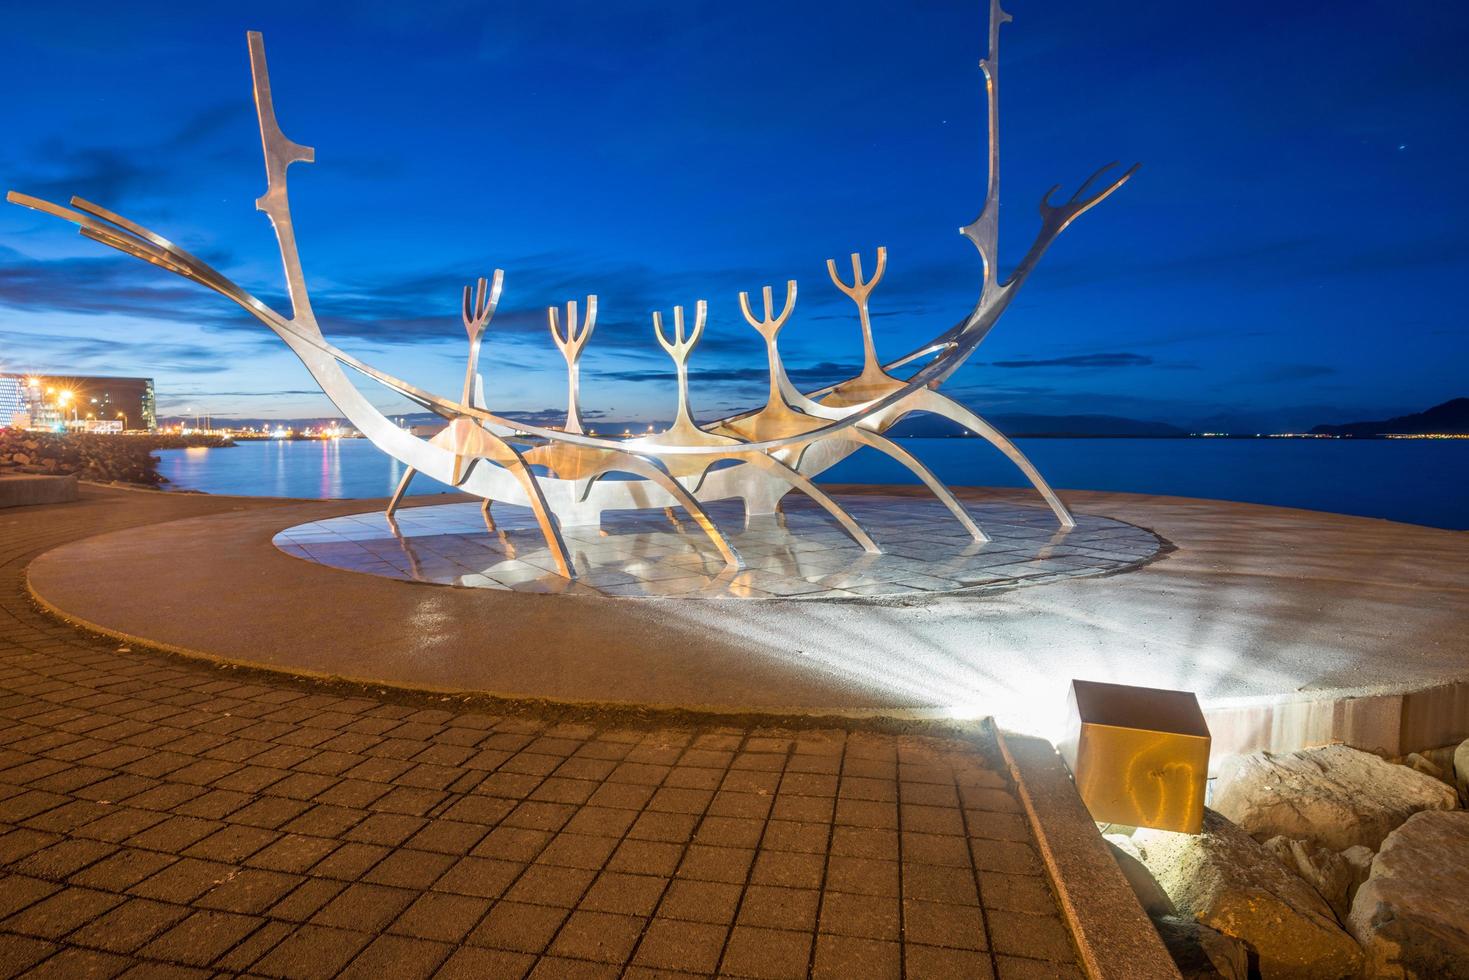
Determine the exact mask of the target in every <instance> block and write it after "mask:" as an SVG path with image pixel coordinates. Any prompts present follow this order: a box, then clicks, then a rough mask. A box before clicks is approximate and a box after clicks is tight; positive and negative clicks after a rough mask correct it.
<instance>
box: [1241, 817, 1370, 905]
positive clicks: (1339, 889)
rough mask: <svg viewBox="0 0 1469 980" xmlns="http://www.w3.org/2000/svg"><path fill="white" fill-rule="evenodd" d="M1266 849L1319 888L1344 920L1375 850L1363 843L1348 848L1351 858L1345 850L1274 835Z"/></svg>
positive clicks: (1318, 892) (1318, 891)
mask: <svg viewBox="0 0 1469 980" xmlns="http://www.w3.org/2000/svg"><path fill="white" fill-rule="evenodd" d="M1265 849H1266V850H1267V851H1269V852H1270V853H1272V854H1274V855H1275V857H1276V859H1277V860H1279V861H1280V863H1281V864H1282V865H1284V866H1285V868H1286V870H1287V871H1290V872H1291V873H1292V874H1294V875H1296V876H1297V877H1299V878H1301V879H1302V880H1303V881H1305V882H1306V884H1308V885H1310V886H1311V887H1312V888H1314V889H1316V894H1318V895H1320V896H1321V897H1322V898H1324V899H1326V904H1327V905H1330V906H1331V911H1333V912H1335V913H1336V917H1337V919H1338V920H1339V921H1343V922H1345V921H1346V917H1347V913H1348V912H1349V911H1351V908H1352V896H1353V895H1354V894H1356V891H1357V887H1358V886H1359V885H1361V884H1362V882H1363V881H1365V880H1367V873H1368V871H1369V870H1370V869H1371V867H1372V852H1371V851H1369V850H1368V849H1367V848H1365V847H1363V846H1362V845H1360V844H1356V845H1353V847H1351V848H1348V850H1350V851H1352V852H1353V857H1352V858H1351V859H1348V858H1347V857H1346V852H1342V853H1341V854H1338V853H1337V852H1336V851H1329V850H1327V849H1326V848H1324V847H1315V846H1313V845H1311V844H1309V843H1307V842H1306V841H1303V840H1291V839H1290V838H1289V837H1272V838H1270V839H1269V840H1267V841H1266V842H1265ZM1363 854H1365V855H1366V861H1365V862H1363V861H1362V858H1361V855H1363Z"/></svg>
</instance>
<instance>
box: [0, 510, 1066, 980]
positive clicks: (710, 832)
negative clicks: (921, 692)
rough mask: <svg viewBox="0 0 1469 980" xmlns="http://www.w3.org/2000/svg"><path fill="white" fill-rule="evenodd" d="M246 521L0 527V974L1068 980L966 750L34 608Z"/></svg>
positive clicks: (993, 795) (1029, 855) (1052, 926)
mask: <svg viewBox="0 0 1469 980" xmlns="http://www.w3.org/2000/svg"><path fill="white" fill-rule="evenodd" d="M237 506H240V502H239V501H229V500H220V499H214V498H206V497H160V496H157V495H151V494H147V495H145V494H128V493H120V492H110V491H96V490H92V491H88V492H87V493H86V494H85V497H84V500H83V502H82V503H79V504H75V505H70V506H64V507H57V508H33V509H26V510H12V511H0V977H10V976H16V975H26V976H38V977H39V976H54V977H68V978H70V977H93V976H95V977H110V976H114V975H127V976H133V977H169V976H180V977H183V976H222V975H240V974H245V975H260V976H273V977H328V976H334V975H338V974H341V975H345V976H360V975H374V974H375V975H377V976H379V977H393V978H396V977H417V976H429V975H434V974H437V975H441V976H462V977H473V978H498V977H522V976H531V977H536V978H541V977H616V976H627V977H654V976H669V977H673V976H709V975H714V974H718V975H723V976H732V977H760V978H784V977H793V978H794V977H808V976H811V977H840V978H860V977H900V976H906V977H955V978H982V977H989V976H999V977H1002V978H1011V977H1014V978H1029V977H1051V976H1066V977H1074V976H1079V975H1080V974H1079V972H1078V971H1077V970H1076V967H1075V965H1074V958H1073V951H1072V946H1071V940H1070V936H1069V934H1068V932H1067V930H1066V927H1065V926H1064V924H1063V922H1062V920H1061V919H1060V917H1059V916H1058V915H1057V912H1056V906H1055V902H1054V899H1053V897H1052V895H1051V893H1050V891H1049V889H1048V886H1047V884H1046V879H1045V878H1044V877H1043V874H1042V869H1041V866H1040V864H1039V862H1038V859H1037V857H1036V854H1035V852H1034V850H1033V847H1032V839H1031V831H1030V828H1029V826H1028V825H1027V823H1026V821H1025V819H1024V817H1023V816H1022V815H1021V812H1020V808H1019V807H1018V806H1017V804H1016V800H1015V796H1014V793H1013V790H1012V787H1011V786H1010V785H1009V784H1008V783H1007V780H1006V778H1005V777H1004V776H1003V775H1002V774H1001V773H1002V768H1001V767H999V766H998V765H997V761H996V756H995V746H994V744H993V742H992V741H991V740H989V739H988V738H987V737H985V736H983V735H976V736H975V737H974V738H972V739H964V740H958V739H943V738H937V737H930V736H917V735H899V734H884V733H882V732H879V731H870V730H867V731H864V730H838V729H807V728H795V729H790V730H781V729H775V728H771V727H753V726H752V727H729V726H727V725H719V724H717V723H716V722H715V721H713V720H711V721H708V722H699V721H697V720H694V721H688V720H685V719H679V720H677V723H675V721H674V720H663V721H660V720H658V719H657V717H656V716H655V717H654V719H653V720H652V721H647V720H641V721H640V720H639V719H638V718H636V717H634V716H631V715H627V716H615V715H607V716H605V717H599V716H597V715H583V716H582V717H579V718H570V719H568V717H566V716H565V715H560V716H544V717H537V716H536V715H534V714H532V713H528V712H527V711H526V710H519V709H514V708H506V707H504V706H501V707H500V708H499V711H498V713H496V712H495V711H494V710H492V709H487V708H486V707H485V706H484V705H476V704H473V703H461V702H459V701H457V700H451V701H440V700H439V699H436V698H432V697H429V696H421V697H415V696H412V695H406V694H404V695H397V694H393V693H388V692H383V693H379V692H367V693H364V692H361V691H355V690H347V689H344V688H342V687H340V686H338V687H328V686H323V685H314V684H311V683H309V682H306V681H300V680H295V679H292V678H286V677H275V676H267V675H260V674H248V675H247V674H245V673H243V672H240V671H235V670H230V669H222V668H215V667H212V666H209V665H204V664H196V663H191V662H188V661H185V660H182V659H178V658H172V657H168V656H165V655H161V654H151V653H144V652H141V651H131V650H128V649H126V648H123V649H119V648H118V645H117V644H116V643H114V642H110V641H105V640H100V639H95V638H91V637H87V636H84V635H82V634H80V633H78V632H77V631H75V630H73V629H72V628H70V627H68V626H66V625H65V624H62V623H58V622H56V621H54V620H51V619H49V618H48V617H46V616H44V615H42V614H41V613H39V612H37V611H36V610H35V609H34V608H33V607H32V606H31V604H30V603H29V601H28V600H27V599H26V598H25V597H24V594H23V586H22V570H23V568H24V566H25V564H26V563H27V562H28V561H29V560H30V559H32V558H34V557H35V556H36V555H37V554H39V553H40V552H41V551H43V550H46V549H47V548H50V547H53V546H55V545H57V544H60V543H62V542H64V541H67V540H72V539H75V538H78V537H83V536H87V535H90V534H94V533H98V532H100V531H103V530H110V529H113V528H119V527H124V526H128V525H133V524H140V523H147V522H150V521H156V520H161V519H170V518H174V517H183V516H194V515H197V514H205V513H210V512H212V511H218V510H224V509H229V508H230V507H237ZM250 506H271V504H269V503H268V502H260V503H256V504H251V505H250ZM119 574H126V569H119ZM199 614H200V615H208V610H207V609H201V610H200V612H199ZM369 695H370V696H369Z"/></svg>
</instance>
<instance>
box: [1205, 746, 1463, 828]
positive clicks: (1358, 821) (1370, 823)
mask: <svg viewBox="0 0 1469 980" xmlns="http://www.w3.org/2000/svg"><path fill="white" fill-rule="evenodd" d="M1212 805H1213V807H1214V809H1215V810H1217V811H1219V812H1220V813H1222V814H1224V815H1225V816H1226V817H1228V818H1229V819H1230V820H1232V821H1233V822H1234V823H1235V824H1237V825H1238V826H1240V827H1243V828H1244V829H1245V831H1247V832H1248V833H1251V834H1253V835H1255V836H1256V837H1258V838H1260V839H1262V840H1263V839H1266V838H1269V837H1278V836H1284V837H1289V838H1292V839H1294V840H1304V841H1310V842H1311V843H1312V844H1316V845H1318V846H1320V847H1325V848H1327V849H1329V850H1332V851H1344V850H1346V849H1347V848H1348V847H1351V846H1353V845H1354V844H1361V845H1363V846H1365V847H1369V848H1372V849H1373V850H1376V849H1377V848H1378V846H1380V845H1381V844H1382V839H1383V838H1384V837H1386V836H1387V835H1388V834H1390V833H1392V831H1393V830H1394V829H1396V828H1397V827H1398V826H1399V825H1400V824H1402V822H1403V821H1404V820H1407V819H1408V818H1409V817H1411V816H1412V815H1413V814H1415V813H1417V812H1419V811H1420V810H1451V809H1453V808H1454V807H1455V806H1457V805H1458V800H1457V798H1456V796H1455V793H1454V790H1453V787H1451V786H1447V785H1445V784H1444V783H1441V782H1439V781H1438V780H1437V779H1434V778H1433V777H1431V776H1425V775H1424V774H1423V773H1421V772H1416V771H1415V770H1413V769H1410V768H1408V767H1407V766H1398V765H1394V764H1393V763H1391V762H1387V761H1386V760H1384V759H1380V758H1378V757H1377V756H1375V755H1372V754H1371V753H1368V752H1360V751H1358V750H1357V749H1354V748H1350V747H1348V746H1345V745H1327V746H1323V747H1322V748H1318V749H1302V750H1300V751H1298V752H1286V753H1281V754H1275V753H1271V752H1257V753H1254V754H1253V755H1247V756H1237V757H1235V758H1233V759H1230V760H1228V761H1227V762H1225V764H1224V766H1223V767H1222V769H1221V771H1220V774H1219V779H1218V780H1217V781H1216V783H1215V786H1214V800H1213V804H1212Z"/></svg>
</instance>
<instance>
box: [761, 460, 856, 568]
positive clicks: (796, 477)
mask: <svg viewBox="0 0 1469 980" xmlns="http://www.w3.org/2000/svg"><path fill="white" fill-rule="evenodd" d="M747 462H749V463H750V464H751V465H753V466H755V467H757V468H759V469H763V470H766V471H767V472H770V473H773V474H775V475H776V476H778V477H780V478H781V479H782V480H785V481H786V482H787V483H789V484H791V485H793V486H794V487H795V488H796V489H797V490H799V491H801V492H802V493H804V494H805V495H806V496H808V497H810V498H811V499H812V500H814V501H816V502H817V503H818V504H820V505H821V506H822V508H823V509H824V510H825V511H826V512H827V513H828V514H830V515H831V516H832V517H835V518H836V520H837V523H838V524H840V525H841V526H842V530H844V531H846V532H847V534H849V535H851V537H852V540H853V541H856V542H857V543H858V544H860V545H861V546H862V550H863V551H866V552H868V553H869V554H874V555H880V554H882V549H881V548H879V547H878V546H877V543H876V542H874V541H873V540H872V538H870V537H868V536H867V532H866V531H864V530H862V525H860V524H858V523H857V522H856V521H855V520H853V519H852V515H851V514H848V513H847V512H846V511H845V510H843V509H842V505H841V504H839V503H837V502H836V501H835V500H832V499H831V497H829V496H828V495H827V493H826V491H825V490H822V489H821V488H820V487H818V486H817V485H816V484H814V483H812V482H811V481H810V480H808V479H807V478H806V477H804V476H802V475H801V474H800V473H797V472H796V471H795V470H793V469H791V468H790V467H789V466H787V465H785V464H784V463H782V462H781V461H780V460H778V459H771V458H770V457H769V456H766V455H765V454H763V453H757V454H755V455H753V456H751V457H750V458H749V459H748V460H747Z"/></svg>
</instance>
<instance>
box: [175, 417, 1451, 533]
mask: <svg viewBox="0 0 1469 980" xmlns="http://www.w3.org/2000/svg"><path fill="white" fill-rule="evenodd" d="M1017 441H1018V442H1019V443H1020V444H1021V446H1022V448H1023V449H1024V450H1025V452H1026V453H1027V454H1028V455H1029V456H1030V457H1031V459H1032V460H1034V461H1035V463H1036V465H1037V466H1038V467H1040V469H1041V471H1042V472H1043V473H1045V474H1046V475H1047V477H1048V478H1049V479H1050V480H1051V482H1052V483H1053V484H1054V485H1055V486H1056V487H1058V488H1066V487H1073V488H1086V489H1092V490H1122V491H1128V492H1132V493H1152V494H1169V495H1176V496H1181V497H1208V498H1214V499H1221V500H1242V501H1248V502H1252V503H1262V504H1276V505H1279V506H1285V507H1304V508H1307V509H1311V510H1326V511H1335V512H1337V513H1343V514H1359V515H1361V516H1364V517H1383V518H1387V519H1389V520H1397V521H1407V522H1409V523H1414V524H1429V525H1433V526H1436V527H1450V528H1457V529H1461V530H1462V529H1469V495H1466V494H1465V493H1464V491H1463V488H1464V486H1465V485H1466V484H1469V440H1453V441H1451V440H1360V441H1358V440H1343V439H1304V440H1303V439H1248V440H1245V439H1021V440H1017ZM903 444H904V445H905V446H907V447H908V448H909V449H910V450H911V451H913V452H914V453H915V454H916V455H917V456H918V457H919V458H920V459H922V460H923V461H924V462H926V463H927V464H928V465H929V466H930V467H931V468H932V469H933V470H934V472H936V473H937V474H938V476H939V478H940V479H942V480H944V481H945V482H947V483H949V484H951V485H954V486H1001V487H1011V486H1021V485H1023V484H1022V478H1021V477H1020V474H1019V473H1017V472H1016V471H1015V469H1014V468H1013V467H1012V466H1011V465H1010V464H1009V462H1008V461H1006V460H1005V459H1004V458H1003V457H1001V456H1000V455H999V453H997V452H996V451H995V450H994V449H992V448H991V447H990V446H988V445H987V444H985V443H983V442H981V441H980V440H978V439H905V440H904V441H903ZM158 456H159V459H160V460H161V462H160V465H159V471H160V472H161V473H162V474H163V475H164V476H165V477H167V478H168V479H169V480H170V481H171V482H172V483H173V484H174V486H176V487H178V488H181V489H192V490H204V491H206V492H210V493H232V494H246V495H250V496H270V497H332V498H336V497H387V496H390V495H391V494H392V492H393V490H394V488H396V487H397V485H398V481H399V480H401V479H402V477H403V465H402V464H401V463H399V462H397V461H396V460H393V459H391V458H390V457H388V456H386V455H385V454H383V453H381V452H379V451H378V450H377V449H376V448H374V447H373V445H372V444H371V443H369V442H368V441H367V440H365V439H343V440H334V441H327V442H315V441H313V442H286V441H276V440H270V441H262V442H244V443H241V444H240V445H239V446H237V447H235V448H232V449H172V450H165V451H162V452H160V453H158ZM822 482H832V483H842V482H847V483H913V482H915V481H914V479H913V477H912V475H911V474H910V473H909V472H908V471H907V470H906V469H903V468H902V467H901V466H899V465H898V464H897V463H894V462H893V461H892V460H890V459H888V458H887V457H885V456H881V455H879V454H877V453H875V452H873V451H872V450H862V451H861V452H859V453H857V454H856V455H854V456H852V457H851V458H849V459H847V460H845V461H843V462H842V463H840V464H838V465H837V466H835V467H833V468H832V469H830V470H828V471H827V472H826V473H825V474H823V475H822ZM448 489H449V488H448V487H445V486H444V485H443V484H440V483H436V482H435V481H433V480H431V479H429V478H428V477H426V476H419V477H418V478H417V479H416V480H414V482H413V486H412V488H411V491H410V492H411V493H414V494H429V493H442V492H445V491H447V490H448Z"/></svg>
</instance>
